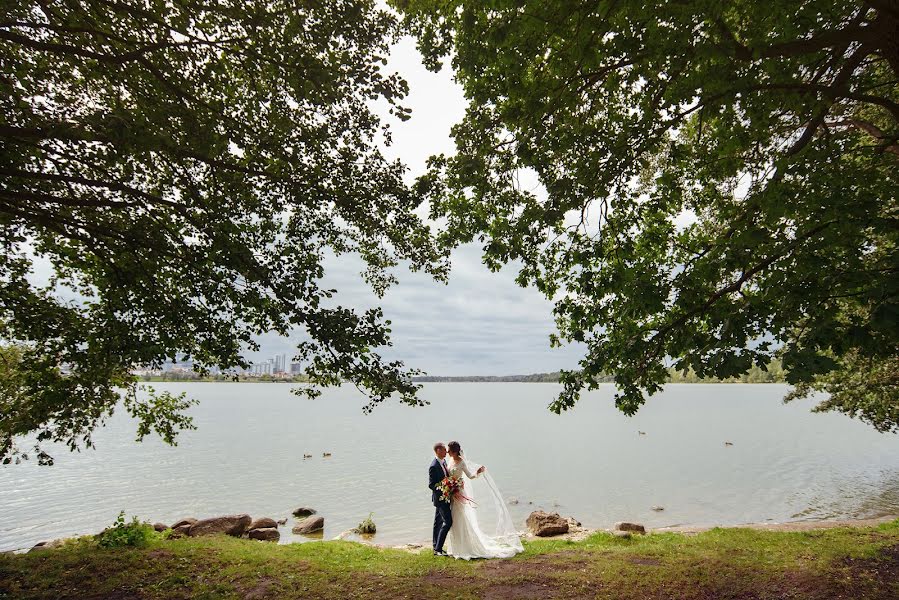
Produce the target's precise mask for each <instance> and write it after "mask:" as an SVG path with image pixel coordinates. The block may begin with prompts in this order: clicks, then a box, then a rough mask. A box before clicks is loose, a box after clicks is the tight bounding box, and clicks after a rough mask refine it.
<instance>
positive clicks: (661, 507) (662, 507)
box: [652, 506, 665, 512]
mask: <svg viewBox="0 0 899 600" xmlns="http://www.w3.org/2000/svg"><path fill="white" fill-rule="evenodd" d="M652 510H654V511H656V512H661V511H663V510H665V507H664V506H653V507H652Z"/></svg>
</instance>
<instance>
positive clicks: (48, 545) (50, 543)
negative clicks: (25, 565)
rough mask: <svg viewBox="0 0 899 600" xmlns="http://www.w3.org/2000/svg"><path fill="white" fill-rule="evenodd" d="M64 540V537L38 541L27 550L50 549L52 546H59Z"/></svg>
mask: <svg viewBox="0 0 899 600" xmlns="http://www.w3.org/2000/svg"><path fill="white" fill-rule="evenodd" d="M64 542H65V540H64V539H59V540H50V541H47V542H38V543H37V544H35V545H34V546H33V547H32V548H31V550H29V552H40V551H41V550H52V549H53V548H59V547H60V546H62V545H63V543H64Z"/></svg>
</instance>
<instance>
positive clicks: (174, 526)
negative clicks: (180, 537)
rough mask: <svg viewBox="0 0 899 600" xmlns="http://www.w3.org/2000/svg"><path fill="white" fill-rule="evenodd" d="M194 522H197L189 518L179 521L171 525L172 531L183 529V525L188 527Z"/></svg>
mask: <svg viewBox="0 0 899 600" xmlns="http://www.w3.org/2000/svg"><path fill="white" fill-rule="evenodd" d="M196 522H197V520H196V519H194V518H193V517H189V518H187V519H181V520H180V521H177V522H175V523H173V524H172V529H178V528H179V527H183V526H185V525H187V526H188V527H189V526H191V525H193V524H194V523H196Z"/></svg>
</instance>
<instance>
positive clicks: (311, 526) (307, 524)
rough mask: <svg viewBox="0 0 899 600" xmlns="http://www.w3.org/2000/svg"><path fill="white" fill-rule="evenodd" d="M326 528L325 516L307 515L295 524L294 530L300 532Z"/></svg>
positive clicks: (312, 531)
mask: <svg viewBox="0 0 899 600" xmlns="http://www.w3.org/2000/svg"><path fill="white" fill-rule="evenodd" d="M324 528H325V518H324V517H306V518H305V519H303V520H302V521H300V522H299V523H297V524H296V525H294V526H293V532H294V533H299V534H306V533H315V532H316V531H321V530H323V529H324Z"/></svg>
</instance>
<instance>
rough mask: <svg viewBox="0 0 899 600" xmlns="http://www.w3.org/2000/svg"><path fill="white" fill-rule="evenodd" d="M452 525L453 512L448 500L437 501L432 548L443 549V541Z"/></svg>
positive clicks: (439, 550)
mask: <svg viewBox="0 0 899 600" xmlns="http://www.w3.org/2000/svg"><path fill="white" fill-rule="evenodd" d="M452 526H453V513H452V511H451V510H450V505H449V502H438V503H437V505H436V507H435V510H434V550H436V551H438V552H442V551H443V542H444V541H446V534H448V533H449V530H450V527H452Z"/></svg>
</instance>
